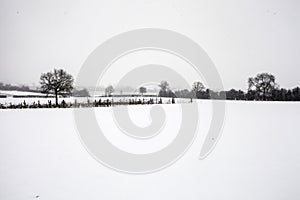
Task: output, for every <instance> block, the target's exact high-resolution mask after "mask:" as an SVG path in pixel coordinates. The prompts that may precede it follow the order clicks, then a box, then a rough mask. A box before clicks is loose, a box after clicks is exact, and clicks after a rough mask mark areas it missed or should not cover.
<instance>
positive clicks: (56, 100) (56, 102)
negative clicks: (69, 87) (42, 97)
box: [55, 91, 58, 107]
mask: <svg viewBox="0 0 300 200" xmlns="http://www.w3.org/2000/svg"><path fill="white" fill-rule="evenodd" d="M55 105H56V107H58V95H57V92H56V91H55Z"/></svg>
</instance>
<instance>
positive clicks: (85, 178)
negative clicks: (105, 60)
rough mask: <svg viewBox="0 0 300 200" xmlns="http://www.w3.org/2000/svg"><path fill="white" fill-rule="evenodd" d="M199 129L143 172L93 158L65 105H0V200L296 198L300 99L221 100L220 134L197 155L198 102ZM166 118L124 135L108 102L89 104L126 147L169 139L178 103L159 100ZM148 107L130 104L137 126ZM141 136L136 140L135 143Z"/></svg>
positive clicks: (204, 114)
mask: <svg viewBox="0 0 300 200" xmlns="http://www.w3.org/2000/svg"><path fill="white" fill-rule="evenodd" d="M198 104H199V113H200V127H199V129H198V130H199V133H198V136H197V138H196V140H195V142H194V143H193V145H192V146H191V148H190V149H189V150H188V151H187V153H186V154H185V155H184V156H183V157H182V158H181V159H180V160H178V161H177V162H176V163H175V164H174V165H172V166H170V167H168V168H166V169H164V170H162V171H159V172H156V173H153V174H147V175H129V174H123V173H119V172H116V171H113V170H111V169H108V168H106V167H105V166H103V165H101V164H99V163H98V162H97V161H96V160H94V159H93V158H92V157H91V156H90V155H89V153H88V152H87V151H86V150H85V148H84V147H83V146H82V144H81V142H80V139H79V136H78V134H77V132H76V128H75V125H74V120H73V112H72V109H26V110H0V123H1V126H0V199H5V200H19V199H20V200H21V199H22V200H25V199H48V200H53V199H62V200H65V199H74V200H77V199H78V200H82V199H88V200H93V199H105V200H109V199H115V200H117V199H129V200H135V199H137V200H140V199H146V200H154V199H163V200H165V199H172V200H176V199H178V200H182V199H189V200H192V199H195V200H199V199H205V200H210V199H218V200H219V199H230V200H233V199H238V200H240V199H245V200H246V199H249V200H253V199H255V200H258V199H261V200H267V199H270V200H279V199H282V200H286V199H295V200H296V199H300V190H299V185H300V145H299V142H300V131H299V130H300V129H299V119H300V103H277V102H233V101H227V111H226V121H225V125H224V129H223V134H222V137H221V139H220V140H219V142H218V144H217V146H216V148H215V149H214V151H213V152H212V153H211V154H210V155H209V156H208V157H207V158H206V159H204V160H199V159H198V156H199V153H200V149H201V146H202V143H203V141H204V138H205V136H206V133H207V129H208V126H209V123H210V119H211V102H210V101H199V103H198ZM162 106H163V108H164V109H165V111H166V116H167V124H166V126H165V129H166V130H164V131H163V132H162V133H161V134H162V135H160V136H157V137H154V138H153V139H150V140H149V141H136V140H134V139H130V138H125V136H124V135H121V133H120V132H118V130H117V128H116V126H115V124H114V121H113V119H112V117H111V108H96V109H95V112H96V116H97V119H98V121H99V122H101V124H102V126H101V128H103V130H110V131H111V134H109V133H107V132H106V133H107V134H106V136H107V138H108V139H109V140H110V141H111V142H112V143H113V144H115V145H116V146H118V147H119V148H121V149H124V150H126V151H130V152H131V151H132V152H139V151H143V152H150V151H155V149H157V150H158V149H159V148H162V147H163V146H164V145H166V143H168V142H170V141H172V138H174V134H175V133H176V130H177V129H178V127H179V126H180V112H181V111H180V105H178V104H176V105H162ZM150 108H151V106H146V105H145V106H130V108H129V111H130V117H131V119H132V121H134V122H135V123H137V124H138V125H141V126H144V125H146V124H147V123H149V117H148V114H149V110H150ZM139 142H142V143H143V144H142V145H141V144H139Z"/></svg>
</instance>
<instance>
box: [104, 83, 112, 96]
mask: <svg viewBox="0 0 300 200" xmlns="http://www.w3.org/2000/svg"><path fill="white" fill-rule="evenodd" d="M113 92H114V87H113V86H112V85H109V86H107V87H106V88H105V96H108V97H110V96H111V94H112V93H113Z"/></svg>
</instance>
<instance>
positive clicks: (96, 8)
mask: <svg viewBox="0 0 300 200" xmlns="http://www.w3.org/2000/svg"><path fill="white" fill-rule="evenodd" d="M299 11H300V1H298V0H294V1H293V0H269V1H266V0H248V1H243V0H241V1H237V0H226V1H224V0H219V1H216V0H207V1H201V0H184V1H183V0H181V1H178V0H172V1H171V0H107V1H101V0H100V1H99V0H98V1H86V0H85V1H74V0H72V1H58V0H51V1H50V0H49V1H33V0H27V1H23V0H20V1H16V0H5V1H4V0H1V1H0V82H5V83H24V84H32V83H35V84H37V83H38V81H39V76H40V74H41V73H42V72H46V71H49V70H51V69H53V68H54V67H56V68H64V69H66V70H67V71H68V72H69V73H71V74H73V75H74V76H75V77H76V75H77V73H78V71H79V69H80V67H81V65H82V64H83V62H84V61H85V59H86V58H87V57H88V55H89V54H90V53H91V52H92V51H93V50H94V49H95V48H96V47H97V46H99V45H100V44H101V43H102V42H104V41H105V40H107V39H109V38H110V37H112V36H114V35H117V34H120V33H122V32H125V31H130V30H133V29H138V28H164V29H169V30H173V31H177V32H179V33H182V34H184V35H186V36H188V37H189V38H191V39H193V40H194V41H196V42H197V43H198V44H199V45H200V46H201V47H202V48H203V49H204V50H205V51H206V52H207V54H208V55H209V56H210V57H211V59H212V60H213V62H214V63H215V65H216V67H217V69H218V71H219V73H220V75H221V77H222V80H223V82H224V86H225V88H232V87H234V88H241V89H246V88H247V78H248V77H249V76H253V75H255V74H257V73H258V72H265V71H266V72H271V73H273V74H274V75H276V77H277V81H278V82H279V84H280V85H281V86H282V87H294V86H296V85H300V78H299V77H300V76H299V75H300V55H299V53H300V40H299V36H300V12H299ZM154 55H155V54H152V55H151V56H149V58H148V59H150V61H147V62H151V57H152V58H153V57H155V56H154ZM137 57H138V56H137ZM158 57H159V56H158ZM157 62H158V61H157ZM174 62H175V59H174ZM127 63H128V61H127ZM136 63H140V62H136ZM141 64H142V63H141ZM177 65H179V62H178V63H177ZM174 68H176V64H174ZM107 77H108V78H107V79H108V80H107V82H105V83H104V84H108V83H112V84H114V83H115V81H116V79H117V78H115V79H114V78H113V76H112V75H108V76H107ZM190 79H191V80H190V82H191V83H192V82H193V81H194V79H196V77H193V76H192V75H191V77H190Z"/></svg>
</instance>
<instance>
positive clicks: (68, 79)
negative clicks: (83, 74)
mask: <svg viewBox="0 0 300 200" xmlns="http://www.w3.org/2000/svg"><path fill="white" fill-rule="evenodd" d="M73 82H74V79H73V77H72V75H70V74H68V73H67V72H66V71H64V70H63V69H54V71H50V72H47V73H43V74H42V75H41V77H40V84H41V89H42V91H43V92H45V93H47V94H49V93H52V92H53V93H54V95H55V103H56V106H58V95H66V94H67V95H69V94H70V93H71V91H72V89H73Z"/></svg>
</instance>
